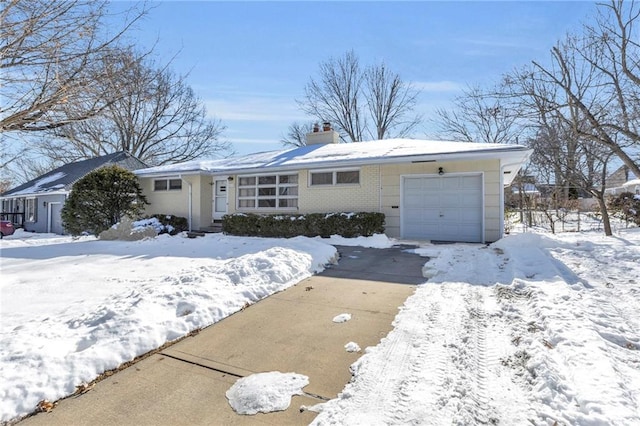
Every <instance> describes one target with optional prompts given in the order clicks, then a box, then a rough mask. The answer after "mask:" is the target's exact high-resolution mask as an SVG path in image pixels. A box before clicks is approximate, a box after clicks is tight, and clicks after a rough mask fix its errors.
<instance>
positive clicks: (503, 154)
mask: <svg viewBox="0 0 640 426" xmlns="http://www.w3.org/2000/svg"><path fill="white" fill-rule="evenodd" d="M337 142H338V134H337V133H336V132H334V131H333V130H329V131H322V132H320V131H318V132H314V133H310V134H309V135H308V140H307V146H304V147H299V148H294V149H289V150H284V151H272V152H262V153H257V154H252V155H246V156H242V157H236V158H228V159H222V160H209V161H205V160H203V161H189V162H185V163H180V164H175V165H167V166H159V167H152V168H148V169H143V170H137V171H136V172H135V174H136V175H137V176H138V177H139V179H140V181H141V186H142V189H143V192H144V193H145V195H146V196H147V199H148V201H149V202H150V205H148V206H147V207H146V211H147V212H148V213H150V214H155V213H160V214H175V215H180V216H184V217H186V218H187V219H188V220H189V225H190V228H192V229H193V230H198V229H200V230H205V229H211V226H212V225H213V224H216V223H220V221H221V220H222V217H223V215H225V214H227V213H239V212H240V213H249V212H251V213H272V214H273V213H287V214H295V213H312V212H315V213H323V212H352V211H368V212H382V213H384V214H385V216H386V224H385V229H386V234H387V235H388V236H390V237H399V238H405V239H419V240H444V241H469V242H488V241H495V240H498V239H499V238H501V237H502V232H503V219H504V218H503V214H504V209H503V203H504V200H503V197H504V195H503V194H504V191H503V188H504V186H506V185H509V184H510V183H511V181H512V180H513V178H514V177H515V176H516V173H517V172H518V170H519V169H520V167H521V166H522V165H523V163H524V162H526V161H527V159H528V158H529V156H530V154H531V151H530V150H529V149H527V148H525V147H523V146H518V145H498V144H481V143H463V142H444V141H425V140H410V139H390V140H382V141H371V142H358V143H345V144H342V143H337Z"/></svg>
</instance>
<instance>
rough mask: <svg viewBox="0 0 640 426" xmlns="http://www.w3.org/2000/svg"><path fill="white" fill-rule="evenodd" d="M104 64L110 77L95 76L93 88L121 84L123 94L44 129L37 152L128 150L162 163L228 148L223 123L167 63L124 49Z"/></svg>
mask: <svg viewBox="0 0 640 426" xmlns="http://www.w3.org/2000/svg"><path fill="white" fill-rule="evenodd" d="M102 66H103V67H104V68H108V69H110V70H111V74H112V78H111V79H109V80H107V79H104V80H96V82H95V85H96V89H98V90H109V89H110V87H112V86H125V87H127V95H126V96H124V97H121V98H120V99H117V100H114V101H113V102H110V103H109V105H107V106H106V108H104V109H103V110H102V111H101V112H100V113H99V114H98V115H97V116H94V117H93V118H90V119H86V120H84V121H81V122H74V123H69V124H67V125H65V126H62V127H59V128H55V129H53V130H52V132H47V134H46V135H45V136H46V137H44V138H43V139H42V141H41V142H40V144H39V148H40V153H41V154H43V155H45V156H46V157H47V158H50V159H52V160H54V161H60V160H64V161H66V162H68V161H73V160H79V159H84V158H91V157H94V156H98V155H103V154H106V153H112V152H116V151H127V152H129V153H131V154H133V155H135V156H137V157H138V158H140V159H141V160H142V161H145V162H146V163H148V164H150V165H162V164H167V163H175V162H180V161H188V160H192V159H195V158H199V157H206V156H209V157H210V156H216V155H220V154H223V153H226V152H227V151H229V149H230V145H229V143H228V142H225V141H222V140H221V139H220V137H221V134H222V131H223V130H224V126H223V125H222V124H221V123H220V121H219V120H216V119H211V118H209V117H208V116H207V112H206V110H205V108H204V106H203V105H202V102H201V101H200V100H199V99H198V97H197V96H196V95H195V94H194V92H193V90H192V89H191V87H189V86H188V85H187V84H186V82H185V79H184V77H182V76H178V75H175V74H173V73H172V72H171V70H170V69H169V67H168V65H164V66H158V65H157V64H156V63H154V62H153V61H152V60H151V59H149V58H148V57H147V56H144V55H136V54H135V52H134V51H132V50H130V49H126V50H120V51H117V52H116V51H114V52H112V55H110V56H105V57H103V60H102ZM70 107H75V105H73V106H70ZM72 113H73V112H70V114H72ZM51 134H53V136H54V137H50V136H51Z"/></svg>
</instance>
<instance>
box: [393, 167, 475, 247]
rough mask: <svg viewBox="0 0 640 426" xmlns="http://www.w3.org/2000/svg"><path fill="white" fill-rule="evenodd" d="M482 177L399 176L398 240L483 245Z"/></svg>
mask: <svg viewBox="0 0 640 426" xmlns="http://www.w3.org/2000/svg"><path fill="white" fill-rule="evenodd" d="M483 198H484V197H483V176H482V174H460V175H445V176H438V175H435V176H433V175H430V176H403V177H402V197H401V205H402V206H401V209H400V210H401V214H402V216H401V224H400V229H401V232H402V238H405V239H417V240H432V241H457V242H483V241H484V235H483V229H484V226H483V217H484V209H483V206H484V201H483Z"/></svg>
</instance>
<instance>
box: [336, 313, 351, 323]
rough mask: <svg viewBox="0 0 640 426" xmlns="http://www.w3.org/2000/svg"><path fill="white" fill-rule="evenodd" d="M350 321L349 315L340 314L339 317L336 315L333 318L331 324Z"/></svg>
mask: <svg viewBox="0 0 640 426" xmlns="http://www.w3.org/2000/svg"><path fill="white" fill-rule="evenodd" d="M350 319H351V314H340V315H336V316H335V317H334V318H333V322H337V323H341V322H347V321H349V320H350Z"/></svg>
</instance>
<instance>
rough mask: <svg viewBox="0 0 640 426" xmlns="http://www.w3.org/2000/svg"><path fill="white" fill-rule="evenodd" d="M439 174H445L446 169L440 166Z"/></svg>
mask: <svg viewBox="0 0 640 426" xmlns="http://www.w3.org/2000/svg"><path fill="white" fill-rule="evenodd" d="M438 174H439V175H440V176H442V175H443V174H444V169H443V168H442V167H438Z"/></svg>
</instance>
